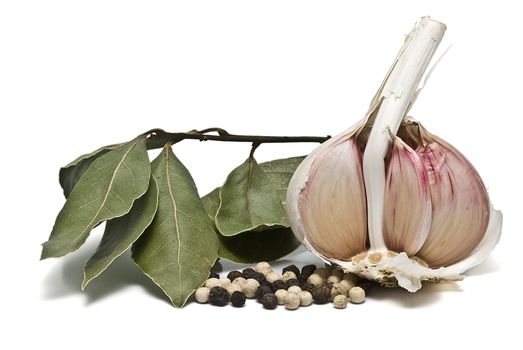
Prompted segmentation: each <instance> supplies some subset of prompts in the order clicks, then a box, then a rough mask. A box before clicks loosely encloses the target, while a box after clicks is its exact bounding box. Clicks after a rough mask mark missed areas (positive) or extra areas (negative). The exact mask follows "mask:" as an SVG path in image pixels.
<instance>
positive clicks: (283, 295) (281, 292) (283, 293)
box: [274, 289, 289, 305]
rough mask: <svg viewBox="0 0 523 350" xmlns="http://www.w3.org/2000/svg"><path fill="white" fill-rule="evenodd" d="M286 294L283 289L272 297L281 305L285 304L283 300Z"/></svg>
mask: <svg viewBox="0 0 523 350" xmlns="http://www.w3.org/2000/svg"><path fill="white" fill-rule="evenodd" d="M287 294H289V292H287V291H286V290H285V289H278V290H277V291H276V292H275V293H274V295H276V298H278V304H280V305H283V304H285V298H286V297H287Z"/></svg>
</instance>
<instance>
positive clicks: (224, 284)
mask: <svg viewBox="0 0 523 350" xmlns="http://www.w3.org/2000/svg"><path fill="white" fill-rule="evenodd" d="M229 285H231V280H230V279H228V278H227V277H222V278H220V287H223V288H227V286H229Z"/></svg>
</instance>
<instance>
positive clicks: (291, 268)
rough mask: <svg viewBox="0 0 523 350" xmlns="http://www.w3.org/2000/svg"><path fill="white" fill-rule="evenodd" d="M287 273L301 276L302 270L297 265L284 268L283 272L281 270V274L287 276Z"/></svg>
mask: <svg viewBox="0 0 523 350" xmlns="http://www.w3.org/2000/svg"><path fill="white" fill-rule="evenodd" d="M287 271H291V272H294V275H295V276H299V275H300V270H299V269H298V267H297V266H296V265H289V266H287V267H284V268H283V270H281V273H282V274H285V272H287Z"/></svg>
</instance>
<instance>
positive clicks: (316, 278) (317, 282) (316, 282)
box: [307, 273, 325, 287]
mask: <svg viewBox="0 0 523 350" xmlns="http://www.w3.org/2000/svg"><path fill="white" fill-rule="evenodd" d="M307 283H310V284H312V285H313V286H314V287H321V286H323V284H324V283H325V280H324V279H323V278H322V277H321V276H320V275H318V274H316V273H313V274H312V275H310V276H309V278H307Z"/></svg>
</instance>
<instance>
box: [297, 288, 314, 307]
mask: <svg viewBox="0 0 523 350" xmlns="http://www.w3.org/2000/svg"><path fill="white" fill-rule="evenodd" d="M298 297H299V298H300V306H309V305H310V304H312V294H311V293H309V292H304V291H302V292H299V293H298Z"/></svg>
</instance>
